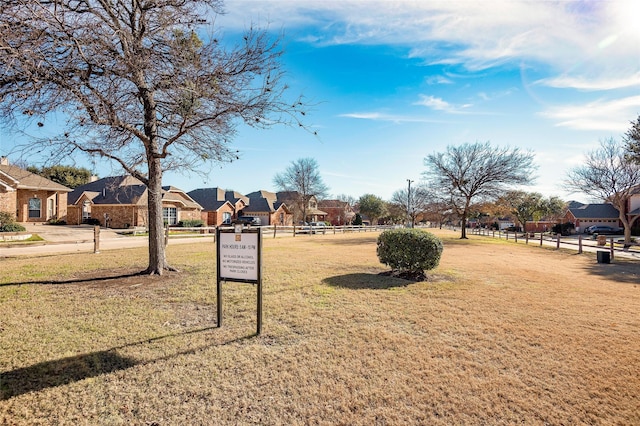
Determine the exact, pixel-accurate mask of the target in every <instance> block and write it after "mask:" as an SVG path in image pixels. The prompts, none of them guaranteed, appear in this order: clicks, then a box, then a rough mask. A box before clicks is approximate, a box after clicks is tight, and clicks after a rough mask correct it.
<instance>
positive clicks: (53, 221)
mask: <svg viewBox="0 0 640 426" xmlns="http://www.w3.org/2000/svg"><path fill="white" fill-rule="evenodd" d="M47 224H48V225H66V224H67V221H65V220H62V219H49V220H48V221H47Z"/></svg>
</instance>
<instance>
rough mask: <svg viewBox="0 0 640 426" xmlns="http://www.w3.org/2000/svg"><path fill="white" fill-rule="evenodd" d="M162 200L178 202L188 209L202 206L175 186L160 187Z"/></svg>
mask: <svg viewBox="0 0 640 426" xmlns="http://www.w3.org/2000/svg"><path fill="white" fill-rule="evenodd" d="M162 201H166V202H173V203H180V204H182V205H183V206H184V207H188V208H190V209H202V206H201V205H200V204H199V203H198V202H196V201H195V200H194V199H193V198H191V197H190V196H189V195H188V194H187V193H186V192H184V191H183V190H182V189H180V188H176V187H175V186H163V187H162Z"/></svg>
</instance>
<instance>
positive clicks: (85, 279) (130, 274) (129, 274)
mask: <svg viewBox="0 0 640 426" xmlns="http://www.w3.org/2000/svg"><path fill="white" fill-rule="evenodd" d="M97 273H102V271H98V272H97ZM93 274H95V272H94V273H93ZM141 276H148V274H147V273H145V272H144V271H139V270H136V272H127V273H123V274H119V275H110V276H95V275H93V276H88V275H87V276H86V277H80V278H69V279H62V280H39V281H21V282H11V283H3V284H0V287H8V286H13V285H28V284H37V285H64V284H82V283H86V284H88V283H92V282H100V281H109V280H120V279H126V278H133V277H141Z"/></svg>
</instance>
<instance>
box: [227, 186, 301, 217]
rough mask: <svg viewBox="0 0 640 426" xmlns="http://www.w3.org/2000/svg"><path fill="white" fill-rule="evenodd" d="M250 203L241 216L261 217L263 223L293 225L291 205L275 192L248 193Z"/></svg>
mask: <svg viewBox="0 0 640 426" xmlns="http://www.w3.org/2000/svg"><path fill="white" fill-rule="evenodd" d="M247 197H248V198H249V205H248V206H246V207H245V208H244V209H243V210H242V211H241V212H240V213H241V214H240V216H253V217H259V218H260V220H261V223H262V225H285V226H291V225H293V215H292V214H291V210H290V209H289V206H288V205H287V204H286V203H284V202H283V201H281V200H279V199H278V195H277V194H276V193H275V192H270V191H264V190H261V191H255V192H252V193H250V194H247Z"/></svg>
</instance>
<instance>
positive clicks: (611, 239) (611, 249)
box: [609, 238, 613, 260]
mask: <svg viewBox="0 0 640 426" xmlns="http://www.w3.org/2000/svg"><path fill="white" fill-rule="evenodd" d="M609 241H610V242H611V248H610V251H611V260H613V238H610V239H609Z"/></svg>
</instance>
